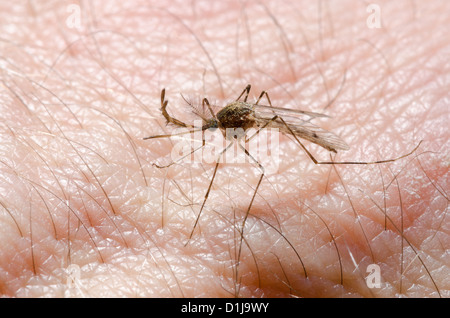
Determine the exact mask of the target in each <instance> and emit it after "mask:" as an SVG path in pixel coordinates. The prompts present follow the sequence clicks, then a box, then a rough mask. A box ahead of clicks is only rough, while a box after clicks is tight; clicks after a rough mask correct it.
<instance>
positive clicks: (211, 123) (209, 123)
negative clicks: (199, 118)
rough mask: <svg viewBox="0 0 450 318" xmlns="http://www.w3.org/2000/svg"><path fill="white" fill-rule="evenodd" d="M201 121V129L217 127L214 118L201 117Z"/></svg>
mask: <svg viewBox="0 0 450 318" xmlns="http://www.w3.org/2000/svg"><path fill="white" fill-rule="evenodd" d="M203 122H204V124H203V126H202V130H206V129H217V128H219V123H218V122H217V119H215V118H210V119H203Z"/></svg>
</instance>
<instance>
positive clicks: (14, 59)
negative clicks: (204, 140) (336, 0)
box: [0, 0, 450, 297]
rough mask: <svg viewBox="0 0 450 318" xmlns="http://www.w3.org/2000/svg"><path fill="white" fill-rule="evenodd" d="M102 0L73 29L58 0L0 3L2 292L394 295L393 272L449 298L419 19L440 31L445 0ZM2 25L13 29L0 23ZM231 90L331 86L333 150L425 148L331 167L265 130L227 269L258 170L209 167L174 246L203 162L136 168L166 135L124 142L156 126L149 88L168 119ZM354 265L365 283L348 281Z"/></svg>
mask: <svg viewBox="0 0 450 318" xmlns="http://www.w3.org/2000/svg"><path fill="white" fill-rule="evenodd" d="M108 3H109V4H110V5H109V6H107V7H105V6H103V5H102V3H101V2H93V3H92V6H89V7H83V8H81V14H82V15H81V22H82V25H81V28H80V29H79V30H77V29H75V28H70V27H69V26H68V24H67V20H66V19H67V17H68V15H69V14H70V13H68V12H67V5H68V4H66V3H62V2H60V1H54V2H48V3H47V4H46V6H45V8H44V7H40V6H39V4H33V13H32V14H31V12H29V11H26V10H25V9H24V7H22V6H21V5H19V4H17V5H15V6H12V7H11V6H8V7H4V8H0V12H2V13H1V15H2V16H1V17H0V18H1V19H2V21H6V22H8V23H9V24H8V23H5V24H3V26H2V27H1V28H2V31H3V32H2V39H1V42H0V66H1V69H2V72H1V75H0V76H1V82H0V92H1V94H0V99H1V103H0V114H1V115H0V118H1V120H0V122H1V125H0V139H1V140H2V144H1V145H0V177H1V178H0V179H1V180H2V181H1V182H0V203H1V204H0V241H1V242H3V243H2V248H1V249H0V293H1V294H2V295H5V296H151V297H158V296H159V297H192V296H197V297H199V296H200V297H201V296H209V297H211V296H217V297H232V296H236V295H239V296H240V297H249V296H256V297H262V296H268V297H270V296H272V297H286V296H290V295H294V296H306V297H312V296H328V297H342V296H355V297H360V296H363V297H394V296H398V294H399V293H400V290H399V288H400V281H401V286H402V287H401V288H402V289H401V292H402V293H404V295H406V296H410V297H421V296H431V297H437V296H439V295H438V292H437V291H436V286H435V285H434V284H433V282H432V280H431V279H430V276H431V277H432V278H433V280H434V282H435V284H436V285H437V286H438V289H439V293H440V295H441V296H442V297H449V296H450V294H449V293H450V286H449V285H448V282H447V281H446V280H445V277H448V276H449V275H448V274H449V262H448V258H446V255H445V251H446V250H447V249H448V247H449V246H450V242H449V232H450V231H449V228H448V221H446V219H447V218H446V213H445V212H446V209H447V207H448V194H447V193H446V192H445V189H448V165H447V164H446V163H445V160H447V159H446V156H448V152H447V150H446V149H448V140H449V138H448V137H449V136H448V132H447V130H445V129H444V127H445V121H444V120H442V117H443V116H445V115H447V113H448V112H445V108H446V107H447V105H446V103H445V102H446V101H445V98H444V97H443V96H446V95H445V91H446V88H445V83H446V78H447V77H448V75H447V74H448V73H449V68H448V66H446V65H447V64H445V63H443V62H444V61H446V58H445V57H446V54H445V52H446V51H448V45H447V44H446V43H445V42H444V41H441V40H440V39H441V38H440V37H439V36H429V35H428V32H427V31H426V30H428V29H430V30H433V32H435V33H436V34H438V35H439V34H442V31H441V30H442V29H441V28H439V29H436V27H435V26H434V25H435V24H438V25H439V24H441V25H442V24H443V23H444V21H445V20H444V18H443V16H444V14H443V13H444V12H448V11H449V10H450V8H449V6H448V4H447V3H446V2H440V1H438V0H435V2H433V3H432V4H428V5H427V6H423V5H422V4H420V3H415V7H414V8H412V7H411V2H410V1H405V2H401V3H399V4H396V5H395V6H394V5H393V4H392V3H390V2H389V1H387V2H383V1H382V2H380V6H381V8H382V14H383V15H382V19H383V26H384V28H382V29H380V30H376V29H369V28H367V26H366V25H365V23H366V19H367V17H368V13H367V12H366V11H365V9H366V6H365V5H364V4H361V3H360V4H358V6H357V7H355V6H354V3H353V2H352V1H348V2H345V3H343V2H340V4H339V6H337V5H332V4H328V3H327V4H325V3H322V6H321V11H320V12H318V7H317V4H314V3H298V2H288V5H285V4H286V2H282V3H283V5H276V4H274V3H272V2H268V3H266V2H264V4H263V5H261V4H259V3H258V2H252V1H249V2H246V3H245V5H244V4H242V3H241V2H239V1H236V2H234V3H233V6H230V7H226V6H225V7H223V8H220V9H219V8H216V9H214V12H211V11H209V10H208V4H207V3H208V2H196V4H195V6H194V7H191V5H192V3H191V2H188V3H186V2H180V3H178V4H176V3H175V2H173V3H167V4H164V5H162V4H161V3H160V2H155V3H151V2H150V3H149V2H148V1H145V2H142V1H127V2H108ZM221 6H223V4H221ZM433 6H435V7H436V8H440V9H439V10H436V8H435V9H433V8H431V7H433ZM401 7H404V10H399V8H401ZM49 8H52V10H49ZM349 8H353V9H349ZM413 9H414V10H413ZM224 10H226V11H227V12H226V13H222V12H223V11H224ZM13 12H14V13H13ZM233 12H234V14H233ZM29 14H31V17H29V16H28V15H29ZM86 14H88V16H86ZM318 14H320V16H321V18H320V19H321V20H320V24H319V23H318V19H319V18H318ZM397 15H399V17H398V18H399V20H397ZM149 17H150V19H149ZM233 17H234V18H233ZM14 21H21V22H20V24H17V25H20V32H16V31H17V30H16V31H13V30H12V29H8V28H7V27H6V26H7V25H15V24H16V22H14ZM215 21H219V23H215ZM238 22H239V23H240V24H239V27H237V25H238ZM38 25H39V28H37V26H38ZM44 25H45V26H46V27H45V28H44V29H45V30H46V32H38V31H39V30H43V26H44ZM319 25H321V26H322V28H323V29H322V30H321V32H320V40H319V30H318V26H319ZM296 30H301V31H298V33H295V32H296ZM219 31H220V32H219ZM215 34H217V38H215ZM226 34H229V35H230V36H229V38H227V37H226V36H225V35H226ZM236 37H238V38H239V41H236ZM32 39H33V40H32ZM361 40H362V41H361ZM44 43H45V45H44ZM402 43H408V45H407V46H404V45H403V44H402ZM287 47H289V50H290V51H289V53H287V52H286V51H285V50H286V48H287ZM411 48H415V49H414V50H412V49H411ZM218 49H219V51H218ZM141 63H142V64H141ZM423 69H425V70H426V73H423V72H422V73H421V70H423ZM344 73H345V82H344V86H343V89H342V91H340V87H341V83H342V78H343V76H344ZM237 74H240V75H239V77H237ZM293 74H295V78H296V79H295V80H294V76H293ZM422 74H424V75H422ZM380 81H381V82H380ZM248 83H250V84H252V91H251V94H250V96H249V101H252V102H253V101H254V100H255V99H256V97H257V96H258V95H259V93H260V91H261V90H262V89H265V90H268V93H269V95H270V97H271V100H272V103H273V105H275V106H281V107H283V106H284V107H293V108H298V109H304V110H309V111H320V110H321V109H323V107H325V106H326V105H327V103H328V101H329V99H330V98H334V96H335V95H336V94H337V93H338V92H339V95H338V96H337V98H336V101H335V102H334V103H333V104H332V105H330V106H329V107H328V108H327V110H326V113H327V114H328V115H331V116H332V117H333V118H331V119H326V120H323V121H317V122H318V123H320V126H321V127H324V128H325V129H329V130H331V131H333V132H335V133H336V134H338V135H339V136H341V137H342V138H343V139H344V140H345V141H346V142H347V143H348V144H349V145H350V146H351V149H350V150H349V151H347V152H340V153H338V156H337V157H336V160H340V161H343V160H352V161H354V160H372V159H375V160H378V159H384V158H391V157H396V156H399V155H401V154H404V153H406V152H408V151H410V150H411V149H412V148H413V147H414V146H415V145H416V144H417V142H418V141H419V140H420V139H424V140H425V142H424V144H423V145H422V146H421V147H420V148H419V150H418V152H417V153H415V154H413V155H412V156H410V157H408V158H405V159H403V160H402V161H400V162H396V163H392V164H385V165H381V166H370V167H369V166H367V167H356V166H336V170H337V172H338V173H339V176H340V177H339V176H338V175H337V173H336V171H334V169H333V167H331V166H316V165H314V164H313V163H312V162H311V161H310V160H309V159H308V157H307V156H306V155H305V154H304V153H302V152H301V149H300V148H299V147H298V146H297V145H296V144H295V142H294V141H292V139H293V138H290V139H289V138H288V137H284V136H283V137H280V138H281V139H280V140H281V145H280V146H281V154H280V160H281V164H282V166H281V167H280V169H279V172H278V174H273V175H267V176H266V177H265V178H264V179H263V182H262V184H261V188H260V189H259V191H258V193H257V195H256V198H255V202H254V204H253V206H252V210H251V215H250V216H249V218H248V220H247V223H246V228H245V232H244V239H243V242H242V254H241V257H240V259H239V262H237V260H236V255H238V250H239V245H238V244H239V242H240V238H239V232H238V231H239V229H240V226H241V222H242V220H243V217H244V212H245V211H246V208H247V206H248V203H249V201H250V198H251V194H252V193H253V192H252V189H253V188H254V187H255V186H256V183H257V181H258V177H259V171H258V169H257V168H256V167H254V166H251V165H244V166H237V165H227V166H223V167H221V168H219V171H218V172H217V177H216V180H215V181H214V185H213V188H212V191H211V194H210V198H208V201H207V203H206V209H205V211H204V212H203V213H202V217H201V219H200V222H199V224H198V228H197V229H196V230H195V232H194V236H193V238H192V240H191V242H190V243H189V245H187V246H184V244H185V243H186V240H187V238H188V236H189V233H190V231H191V230H192V226H193V224H194V221H195V216H196V214H197V213H198V211H199V208H200V205H201V204H202V202H203V198H204V194H205V191H206V189H207V186H208V184H209V180H210V178H211V174H212V168H213V165H211V164H203V165H202V166H200V165H196V164H192V165H191V164H183V165H175V166H172V167H170V168H169V169H167V170H164V169H157V168H155V167H153V166H152V163H155V162H158V163H161V162H166V163H167V160H168V159H169V160H170V158H169V157H168V156H169V154H170V150H171V147H172V146H173V142H171V141H168V140H147V141H142V137H145V136H149V135H154V134H161V133H169V132H170V131H172V127H165V126H164V118H163V117H162V115H161V113H160V111H159V107H160V104H159V98H160V90H161V89H162V88H164V87H165V88H166V94H167V99H168V100H169V106H168V111H169V112H170V114H172V115H173V116H174V117H176V118H178V119H180V120H184V119H186V118H191V117H192V116H190V115H188V114H187V111H186V110H187V109H188V108H187V107H186V106H187V105H186V103H185V102H184V101H183V99H182V98H181V96H180V95H179V93H182V94H183V95H185V96H193V97H194V98H197V97H199V98H203V97H207V98H208V99H209V100H210V102H211V101H217V103H218V106H224V105H225V104H226V103H227V102H229V101H230V100H233V99H236V97H237V96H238V94H239V93H240V92H241V91H242V89H243V88H244V87H245V85H246V84H248ZM222 90H223V92H222ZM437 96H440V98H437ZM194 100H195V99H194ZM400 119H401V120H400ZM315 122H316V121H315ZM305 144H306V143H305ZM307 147H308V149H310V150H311V152H312V153H313V154H314V156H315V157H316V158H317V159H319V158H320V159H321V160H328V159H329V158H328V152H326V151H323V150H321V149H319V148H318V147H316V146H314V145H309V144H307ZM416 156H418V157H417V158H419V159H420V164H419V162H418V161H417V159H416ZM447 161H448V160H447ZM395 177H396V178H397V179H395ZM382 179H383V182H382ZM430 179H431V180H432V182H430ZM397 182H398V184H399V187H398V188H397ZM383 184H384V186H383ZM325 192H326V193H325ZM400 196H401V202H402V208H403V212H402V213H403V233H404V241H403V251H402V250H401V246H402V241H401V237H400V236H399V230H400V226H401V221H402V219H401V218H400V213H401V211H400V209H399V198H400ZM384 201H386V207H385V206H384V205H385V204H384ZM352 206H353V207H352ZM385 213H386V216H385ZM30 220H31V224H30ZM162 220H164V227H163V228H161V223H162V222H163V221H162ZM385 222H386V227H387V229H386V230H385V229H384V228H385ZM16 224H17V225H16ZM30 229H31V230H32V236H31V235H30ZM327 229H328V230H327ZM31 237H32V240H31ZM409 243H410V244H411V245H409ZM417 255H419V256H420V259H419V258H418V256H417ZM401 259H403V264H402V266H401V264H400V261H401ZM373 262H375V263H376V264H378V265H380V267H381V274H382V284H383V288H381V289H369V288H368V287H367V285H366V283H365V281H364V277H365V276H366V275H367V273H366V268H367V266H368V265H369V264H371V263H373ZM71 264H74V265H77V266H79V267H80V269H81V273H80V274H81V276H80V280H79V282H80V286H81V287H79V288H78V289H77V288H72V289H68V288H67V279H68V275H67V272H66V270H67V268H68V267H69V266H70V265H71ZM355 267H356V269H355ZM425 267H426V269H427V270H428V272H427V271H426V270H425ZM401 268H403V270H404V273H403V274H402V273H400V270H401ZM34 271H35V272H36V274H34ZM305 272H306V274H307V276H308V279H305ZM341 272H342V274H341ZM341 279H342V280H343V284H340V281H341ZM237 281H238V282H240V284H237V283H236V282H237ZM44 287H47V288H44Z"/></svg>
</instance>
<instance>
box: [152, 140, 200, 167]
mask: <svg viewBox="0 0 450 318" xmlns="http://www.w3.org/2000/svg"><path fill="white" fill-rule="evenodd" d="M205 143H206V141H205V139H204V138H203V140H202V145H201V146H199V147H197V148H195V149H194V150H192V151H191V152H190V153H188V154H186V155H184V156H182V157H180V158H178V159H176V160H174V161H172V162H171V163H169V164H168V165H165V166H160V165H158V164H156V163H153V165H154V166H155V167H156V168H160V169H162V168H169V167H170V166H172V165H174V164H176V163H177V162H180V161H181V160H183V159H184V158H186V157H187V156H190V155H192V154H193V153H194V152H196V151H197V150H199V149H200V148H203V147H204V146H205Z"/></svg>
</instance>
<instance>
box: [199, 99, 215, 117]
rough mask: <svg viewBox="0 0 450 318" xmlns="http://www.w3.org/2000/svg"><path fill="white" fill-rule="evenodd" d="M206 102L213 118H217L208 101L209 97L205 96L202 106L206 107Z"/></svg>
mask: <svg viewBox="0 0 450 318" xmlns="http://www.w3.org/2000/svg"><path fill="white" fill-rule="evenodd" d="M205 104H206V106H208V109H209V111H210V113H211V115H212V116H213V118H215V119H217V118H216V115H215V114H214V112H213V110H212V108H211V105H210V104H209V101H208V99H207V98H203V101H202V107H203V108H204V107H205Z"/></svg>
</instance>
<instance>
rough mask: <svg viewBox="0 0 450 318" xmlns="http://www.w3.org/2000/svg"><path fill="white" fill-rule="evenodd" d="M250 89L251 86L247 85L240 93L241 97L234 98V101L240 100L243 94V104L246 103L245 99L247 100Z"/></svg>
mask: <svg viewBox="0 0 450 318" xmlns="http://www.w3.org/2000/svg"><path fill="white" fill-rule="evenodd" d="M251 87H252V86H251V85H250V84H248V85H247V86H246V87H245V88H244V90H243V91H242V93H241V95H239V97H238V98H236V101H238V100H240V99H241V97H242V95H244V94H245V97H244V102H246V101H247V98H248V94H249V93H250V88H251Z"/></svg>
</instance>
